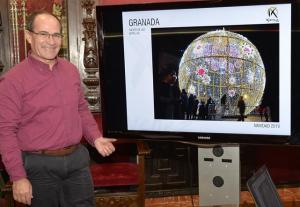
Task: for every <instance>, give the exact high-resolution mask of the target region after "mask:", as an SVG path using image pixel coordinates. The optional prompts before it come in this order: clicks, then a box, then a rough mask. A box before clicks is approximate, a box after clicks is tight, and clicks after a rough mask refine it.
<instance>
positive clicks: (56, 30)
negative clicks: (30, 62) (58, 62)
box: [26, 14, 62, 64]
mask: <svg viewBox="0 0 300 207" xmlns="http://www.w3.org/2000/svg"><path fill="white" fill-rule="evenodd" d="M60 30H61V26H60V23H59V22H58V21H57V19H56V18H55V17H53V16H51V15H49V14H41V15H38V16H37V17H36V18H35V20H34V22H33V31H26V39H27V41H28V42H29V44H30V45H31V54H32V55H33V56H34V57H35V58H37V59H38V60H40V61H42V62H44V63H47V64H51V63H53V62H54V61H55V58H56V56H57V54H58V52H59V50H60V47H61V42H62V38H61V37H59V36H60ZM47 34H51V35H47ZM53 34H54V35H53Z"/></svg>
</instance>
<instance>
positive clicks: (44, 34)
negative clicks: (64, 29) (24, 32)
mask: <svg viewBox="0 0 300 207" xmlns="http://www.w3.org/2000/svg"><path fill="white" fill-rule="evenodd" d="M29 32H31V33H33V34H35V35H38V36H39V37H40V38H41V39H43V40H46V39H50V36H51V37H52V39H53V40H56V41H58V40H61V38H62V37H63V35H62V34H61V33H53V34H50V33H49V32H34V31H30V30H29Z"/></svg>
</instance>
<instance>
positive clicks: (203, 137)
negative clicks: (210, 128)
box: [198, 136, 211, 140]
mask: <svg viewBox="0 0 300 207" xmlns="http://www.w3.org/2000/svg"><path fill="white" fill-rule="evenodd" d="M198 139H202V140H203V139H204V140H210V139H211V138H210V137H206V136H198Z"/></svg>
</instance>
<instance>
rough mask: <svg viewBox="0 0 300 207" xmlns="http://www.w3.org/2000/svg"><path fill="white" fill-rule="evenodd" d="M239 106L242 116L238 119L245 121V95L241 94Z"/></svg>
mask: <svg viewBox="0 0 300 207" xmlns="http://www.w3.org/2000/svg"><path fill="white" fill-rule="evenodd" d="M237 107H238V108H239V113H240V117H239V119H238V121H244V120H245V110H246V104H245V101H244V99H243V96H240V99H239V101H238V105H237Z"/></svg>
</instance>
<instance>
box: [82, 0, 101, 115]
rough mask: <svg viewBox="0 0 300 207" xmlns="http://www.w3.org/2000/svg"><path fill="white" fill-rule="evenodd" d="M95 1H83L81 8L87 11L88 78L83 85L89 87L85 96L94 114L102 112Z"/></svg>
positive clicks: (85, 36) (84, 22)
mask: <svg viewBox="0 0 300 207" xmlns="http://www.w3.org/2000/svg"><path fill="white" fill-rule="evenodd" d="M94 4H95V1H93V0H82V1H81V7H82V8H83V9H85V11H86V12H85V17H84V18H83V20H82V25H83V27H84V31H83V35H84V37H83V38H82V41H83V42H84V56H83V65H84V67H85V68H84V72H85V73H86V77H84V78H83V80H82V81H83V83H84V84H85V85H86V87H87V92H86V94H85V96H86V99H87V101H88V103H89V108H90V110H91V111H93V112H99V111H100V92H99V85H100V84H99V81H100V80H99V76H98V75H97V74H98V71H99V66H98V49H97V35H96V19H95V15H94V13H95V6H94Z"/></svg>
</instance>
